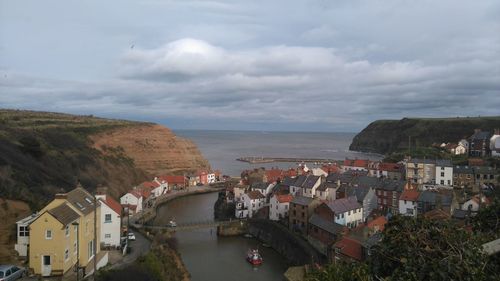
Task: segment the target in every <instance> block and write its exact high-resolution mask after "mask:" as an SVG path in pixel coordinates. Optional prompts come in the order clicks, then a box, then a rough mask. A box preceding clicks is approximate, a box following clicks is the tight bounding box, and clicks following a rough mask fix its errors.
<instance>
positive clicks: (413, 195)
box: [399, 189, 420, 217]
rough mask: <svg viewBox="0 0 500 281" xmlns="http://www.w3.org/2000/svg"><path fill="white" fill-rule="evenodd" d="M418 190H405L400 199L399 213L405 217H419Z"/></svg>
mask: <svg viewBox="0 0 500 281" xmlns="http://www.w3.org/2000/svg"><path fill="white" fill-rule="evenodd" d="M419 196H420V192H419V191H418V190H417V189H405V190H404V191H403V193H401V196H400V197H399V213H400V214H401V215H403V216H412V217H416V216H417V206H418V197H419Z"/></svg>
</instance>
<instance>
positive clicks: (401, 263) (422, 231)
mask: <svg viewBox="0 0 500 281" xmlns="http://www.w3.org/2000/svg"><path fill="white" fill-rule="evenodd" d="M372 253H373V255H372V257H371V259H370V266H371V270H372V273H373V274H374V275H375V276H377V277H380V278H387V280H494V279H491V278H492V276H491V275H488V274H486V273H485V272H484V269H485V268H486V267H487V266H488V262H489V259H488V257H487V256H486V255H485V254H484V253H483V252H482V248H481V244H480V242H479V239H477V237H476V236H475V235H473V233H472V232H470V231H467V230H465V229H463V228H460V227H459V226H458V225H456V224H454V223H453V222H451V221H436V220H430V219H426V218H417V219H414V218H407V217H401V216H395V217H394V218H393V219H392V220H391V221H390V222H389V223H388V225H387V226H386V228H385V230H384V236H383V239H382V241H381V243H379V244H378V245H377V246H375V247H374V249H373V251H372Z"/></svg>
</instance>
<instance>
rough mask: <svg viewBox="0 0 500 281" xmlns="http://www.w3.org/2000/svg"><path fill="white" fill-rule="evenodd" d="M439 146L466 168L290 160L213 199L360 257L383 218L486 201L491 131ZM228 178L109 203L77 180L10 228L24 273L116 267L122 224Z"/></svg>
mask: <svg viewBox="0 0 500 281" xmlns="http://www.w3.org/2000/svg"><path fill="white" fill-rule="evenodd" d="M439 147H442V149H450V152H451V153H454V154H461V155H464V156H467V158H468V160H467V161H468V162H467V165H454V164H453V163H452V161H451V160H449V159H417V158H406V159H404V160H403V161H400V162H398V163H389V162H384V161H372V160H367V159H345V160H343V161H341V162H339V163H337V162H335V163H325V164H321V165H314V166H315V167H313V166H311V167H308V166H307V164H304V163H299V165H297V167H294V168H289V169H279V168H271V169H265V168H258V169H254V170H246V171H243V172H242V174H241V178H239V183H238V184H228V185H223V186H224V188H223V189H222V190H223V191H222V192H221V194H222V195H223V198H224V200H225V203H227V204H229V205H233V206H234V213H232V214H231V218H234V219H239V220H251V219H256V218H258V219H266V220H269V221H272V222H274V223H276V224H279V225H282V226H284V227H286V228H287V229H288V230H289V231H290V232H291V233H294V235H299V236H300V237H302V238H303V239H304V240H305V241H307V242H308V243H309V244H310V245H312V247H314V248H315V249H316V250H317V251H318V252H319V253H321V254H322V255H323V256H324V257H325V258H326V259H327V260H328V262H330V263H332V262H333V263H335V262H336V261H338V260H347V261H364V260H365V259H366V258H367V257H368V256H369V255H370V249H371V247H373V246H374V245H376V244H377V243H378V242H379V241H380V240H381V239H382V234H381V232H382V231H383V229H384V226H385V225H386V224H387V222H388V221H390V220H391V218H392V217H393V216H396V215H402V216H408V217H420V216H424V217H426V218H429V219H433V220H454V221H457V222H459V223H460V224H463V225H467V223H468V220H469V218H471V217H473V216H475V214H476V213H477V212H478V211H479V210H480V209H481V208H484V207H486V206H488V205H489V204H491V202H492V201H493V197H494V196H495V192H497V191H498V186H499V184H500V170H499V168H498V167H495V166H489V165H488V162H487V161H486V160H485V159H495V158H494V157H498V156H499V155H500V134H499V131H498V130H496V131H495V132H494V134H491V133H488V132H481V131H479V130H477V131H476V132H474V133H473V134H472V135H471V136H470V137H469V138H468V139H464V140H459V141H458V144H457V145H450V144H442V145H439ZM491 157H493V158H491ZM230 179H231V178H230V177H228V176H225V175H222V173H221V172H220V171H214V172H211V171H198V172H197V173H194V174H191V175H165V176H157V177H154V178H153V179H152V180H151V181H146V182H143V183H141V184H139V185H137V186H135V187H132V188H131V189H130V190H129V191H127V192H126V193H125V194H123V195H122V196H120V198H119V199H115V198H113V197H112V196H110V195H109V194H107V193H108V192H107V189H106V188H105V187H98V188H97V190H96V193H95V194H91V193H90V192H88V191H87V190H86V189H85V187H83V186H81V185H80V184H78V185H77V187H76V188H75V189H73V190H71V191H70V192H67V193H61V194H56V195H55V198H54V199H53V200H52V201H51V202H50V203H49V204H47V205H46V206H45V207H44V208H42V209H40V210H39V211H38V212H36V213H34V214H32V215H30V216H28V217H26V218H24V219H22V220H19V221H18V222H17V243H16V244H15V250H16V251H17V252H18V254H19V257H20V258H21V259H24V260H25V261H26V262H27V264H28V265H29V266H28V267H29V273H30V274H31V275H35V276H64V278H66V279H68V280H69V279H74V278H75V276H76V278H79V277H80V276H81V277H85V276H90V275H92V274H93V273H94V272H95V270H98V269H99V268H101V267H104V266H106V265H109V264H111V265H113V264H120V263H122V264H124V263H125V262H124V261H122V259H123V257H124V256H126V255H127V254H130V250H127V249H129V248H130V246H131V245H132V248H134V246H133V243H134V242H133V240H135V239H136V237H135V234H134V233H133V232H132V231H130V228H129V227H130V225H131V221H132V222H135V221H136V220H137V218H141V217H144V215H145V214H146V213H147V212H150V211H151V210H153V209H155V208H156V207H157V205H158V204H159V203H158V202H161V200H162V199H164V198H168V197H169V196H172V195H175V194H180V193H183V192H186V191H188V190H197V189H201V188H204V187H207V188H208V187H209V186H214V185H216V184H217V183H223V182H229V181H230ZM219 188H221V187H220V186H219ZM219 190H220V189H219ZM194 207H195V206H194ZM170 227H175V221H172V222H171V225H170ZM137 234H138V233H137ZM146 248H147V247H146ZM146 251H147V249H146ZM132 261H133V260H131V261H130V262H132ZM75 268H76V272H75Z"/></svg>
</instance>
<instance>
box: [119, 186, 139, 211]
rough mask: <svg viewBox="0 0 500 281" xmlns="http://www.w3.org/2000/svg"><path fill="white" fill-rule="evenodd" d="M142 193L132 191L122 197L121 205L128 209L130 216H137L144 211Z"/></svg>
mask: <svg viewBox="0 0 500 281" xmlns="http://www.w3.org/2000/svg"><path fill="white" fill-rule="evenodd" d="M142 201H143V196H142V193H141V192H140V191H138V190H135V189H133V190H131V191H129V192H127V193H126V194H125V195H123V196H122V197H120V204H121V205H122V206H123V207H124V208H126V209H127V212H128V215H132V214H137V213H138V212H141V211H142Z"/></svg>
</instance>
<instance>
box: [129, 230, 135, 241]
mask: <svg viewBox="0 0 500 281" xmlns="http://www.w3.org/2000/svg"><path fill="white" fill-rule="evenodd" d="M127 235H128V240H131V241H135V234H134V233H133V232H129V233H128V234H127Z"/></svg>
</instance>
